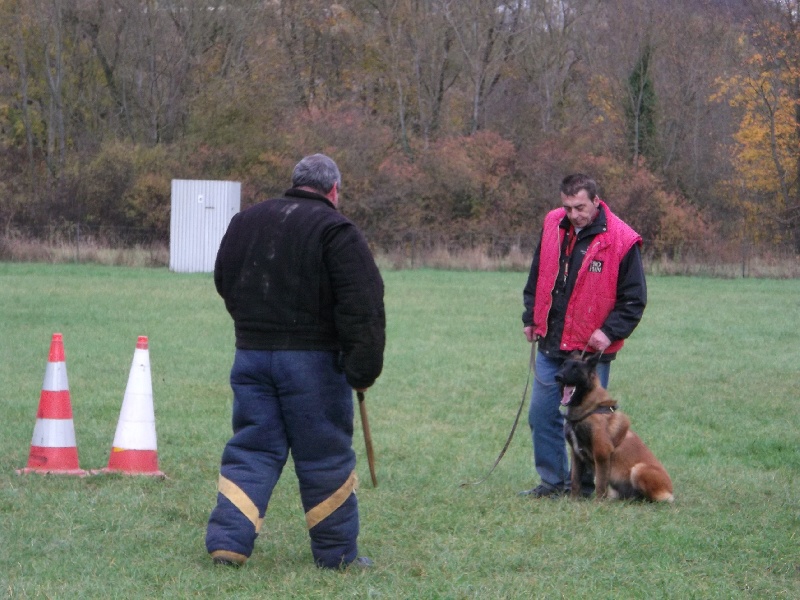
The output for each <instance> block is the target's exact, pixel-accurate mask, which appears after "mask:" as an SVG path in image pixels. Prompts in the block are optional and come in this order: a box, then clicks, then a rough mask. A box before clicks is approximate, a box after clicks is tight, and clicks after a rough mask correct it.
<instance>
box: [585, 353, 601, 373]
mask: <svg viewBox="0 0 800 600" xmlns="http://www.w3.org/2000/svg"><path fill="white" fill-rule="evenodd" d="M601 356H603V351H602V350H600V351H599V352H595V353H594V354H592V355H591V356H590V357H589V358H588V359H587V361H586V362H588V363H589V366H590V367H592V368H593V369H594V368H595V367H596V366H597V363H598V362H600V357H601Z"/></svg>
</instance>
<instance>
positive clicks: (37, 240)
mask: <svg viewBox="0 0 800 600" xmlns="http://www.w3.org/2000/svg"><path fill="white" fill-rule="evenodd" d="M364 235H365V237H366V238H367V240H368V241H369V244H370V246H371V248H372V250H373V253H374V254H375V255H376V257H377V258H378V260H379V261H380V263H381V264H382V266H387V267H390V268H419V267H433V268H457V269H471V270H527V268H529V266H530V261H531V258H532V256H533V252H534V250H535V246H536V243H537V241H538V237H537V235H535V234H534V232H532V233H531V234H530V235H502V234H497V233H490V232H469V233H460V234H455V235H445V234H443V233H440V232H435V231H421V230H410V229H408V230H391V231H370V230H365V231H364ZM169 245H170V239H169V232H164V231H163V230H158V229H155V228H146V227H112V226H104V225H91V224H85V223H79V224H74V223H71V224H53V225H48V226H44V227H41V226H40V227H29V228H25V227H19V228H14V229H13V230H12V229H9V230H6V231H5V232H3V233H1V234H0V260H5V261H20V262H22V261H32V262H34V261H44V262H77V263H84V262H85V263H101V264H133V265H145V266H167V265H168V264H169ZM653 247H654V244H651V243H649V241H648V240H645V242H644V244H643V248H644V252H643V257H644V261H645V267H646V269H647V270H648V272H651V273H662V274H677V275H709V276H721V277H775V278H796V277H800V255H798V254H797V253H796V252H795V251H794V249H793V248H792V247H790V246H788V245H785V246H776V245H768V244H756V243H753V242H741V241H727V242H725V243H719V242H715V243H710V242H709V240H707V239H698V240H685V241H684V242H683V243H682V244H681V245H680V247H679V248H678V249H677V250H674V251H673V252H672V253H670V255H668V256H666V255H663V254H658V253H656V252H654V251H653V250H652V248H653Z"/></svg>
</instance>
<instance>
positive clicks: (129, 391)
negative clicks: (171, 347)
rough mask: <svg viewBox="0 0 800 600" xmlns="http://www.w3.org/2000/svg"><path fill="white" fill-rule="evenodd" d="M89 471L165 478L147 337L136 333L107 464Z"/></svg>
mask: <svg viewBox="0 0 800 600" xmlns="http://www.w3.org/2000/svg"><path fill="white" fill-rule="evenodd" d="M92 473H93V474H98V473H124V474H128V475H152V476H155V477H166V476H165V475H164V473H162V472H161V471H159V470H158V450H157V447H156V419H155V413H154V411H153V387H152V381H151V379H150V353H149V351H148V348H147V336H143V335H141V336H139V339H138V340H137V342H136V351H135V352H134V354H133V364H132V365H131V371H130V375H129V376H128V386H127V387H126V388H125V396H124V398H123V400H122V410H121V411H120V415H119V422H118V423H117V431H116V433H115V434H114V444H113V446H112V448H111V457H110V458H109V459H108V466H107V467H106V468H105V469H100V470H97V471H92Z"/></svg>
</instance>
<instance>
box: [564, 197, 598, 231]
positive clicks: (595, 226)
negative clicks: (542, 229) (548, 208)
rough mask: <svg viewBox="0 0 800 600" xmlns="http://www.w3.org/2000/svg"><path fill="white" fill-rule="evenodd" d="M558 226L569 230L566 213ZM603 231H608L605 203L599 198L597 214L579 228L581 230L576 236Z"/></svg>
mask: <svg viewBox="0 0 800 600" xmlns="http://www.w3.org/2000/svg"><path fill="white" fill-rule="evenodd" d="M558 226H559V227H560V228H561V229H564V230H566V231H569V228H570V226H571V223H570V222H569V219H568V218H567V216H566V214H565V215H564V218H563V219H561V222H560V223H559V224H558ZM604 231H608V221H607V220H606V205H605V203H604V202H603V201H602V200H601V201H600V206H599V211H598V213H597V216H596V217H595V218H594V221H592V222H591V223H590V224H589V225H587V226H586V227H584V228H583V229H581V232H580V233H579V234H578V238H579V239H581V238H583V237H585V236H587V235H597V234H598V233H603V232H604Z"/></svg>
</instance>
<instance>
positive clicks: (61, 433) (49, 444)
mask: <svg viewBox="0 0 800 600" xmlns="http://www.w3.org/2000/svg"><path fill="white" fill-rule="evenodd" d="M31 446H38V447H40V448H69V447H71V446H77V444H76V442H75V425H74V424H73V422H72V420H71V419H36V425H35V426H34V428H33V439H32V440H31Z"/></svg>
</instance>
